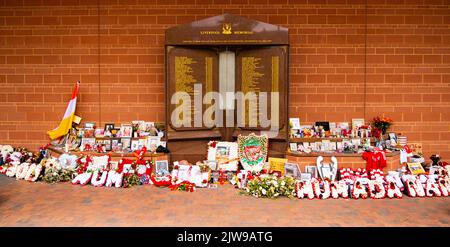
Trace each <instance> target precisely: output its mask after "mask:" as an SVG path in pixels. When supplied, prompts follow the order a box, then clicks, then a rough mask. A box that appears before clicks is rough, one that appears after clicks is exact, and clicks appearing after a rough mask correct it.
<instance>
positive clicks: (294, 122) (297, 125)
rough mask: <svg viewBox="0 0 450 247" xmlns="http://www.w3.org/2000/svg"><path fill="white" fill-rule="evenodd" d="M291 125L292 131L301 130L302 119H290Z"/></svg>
mask: <svg viewBox="0 0 450 247" xmlns="http://www.w3.org/2000/svg"><path fill="white" fill-rule="evenodd" d="M289 123H290V124H291V126H292V127H291V129H293V130H299V129H300V118H289Z"/></svg>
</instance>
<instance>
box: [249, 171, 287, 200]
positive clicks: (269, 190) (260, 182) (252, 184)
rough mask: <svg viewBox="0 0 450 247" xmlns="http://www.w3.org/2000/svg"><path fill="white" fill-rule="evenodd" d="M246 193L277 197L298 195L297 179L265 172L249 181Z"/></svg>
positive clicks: (256, 195)
mask: <svg viewBox="0 0 450 247" xmlns="http://www.w3.org/2000/svg"><path fill="white" fill-rule="evenodd" d="M244 193H246V194H249V195H252V196H254V197H258V198H259V197H266V198H276V197H279V196H286V197H289V198H292V197H295V195H296V185H295V179H294V178H291V177H281V178H279V177H277V176H275V175H268V174H263V175H260V176H257V177H255V178H254V179H252V180H250V181H248V183H247V188H246V189H245V191H244Z"/></svg>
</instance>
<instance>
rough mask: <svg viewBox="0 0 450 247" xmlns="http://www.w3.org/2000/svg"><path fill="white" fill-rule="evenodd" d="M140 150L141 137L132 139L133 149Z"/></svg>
mask: <svg viewBox="0 0 450 247" xmlns="http://www.w3.org/2000/svg"><path fill="white" fill-rule="evenodd" d="M136 150H139V139H133V140H131V151H136Z"/></svg>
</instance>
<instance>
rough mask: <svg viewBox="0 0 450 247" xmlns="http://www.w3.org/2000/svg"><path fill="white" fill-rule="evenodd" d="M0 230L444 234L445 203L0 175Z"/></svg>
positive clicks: (449, 211) (448, 211) (448, 219)
mask: <svg viewBox="0 0 450 247" xmlns="http://www.w3.org/2000/svg"><path fill="white" fill-rule="evenodd" d="M0 226H447V227H448V226H450V198H448V197H447V198H408V197H405V198H403V199H383V200H372V199H367V200H352V199H350V200H345V199H337V200H334V199H328V200H299V199H288V198H279V199H257V198H253V197H250V196H246V195H240V194H239V192H238V190H237V189H234V188H232V187H231V186H230V185H223V186H219V188H217V189H198V190H197V191H196V192H193V193H188V192H184V191H170V190H169V189H167V188H157V187H154V186H149V185H148V186H136V187H133V188H129V189H116V188H95V187H93V186H84V187H80V186H74V185H71V184H70V183H61V184H55V185H49V184H46V183H43V182H39V183H34V184H33V183H30V182H26V181H16V180H15V179H12V178H8V177H6V176H4V175H0Z"/></svg>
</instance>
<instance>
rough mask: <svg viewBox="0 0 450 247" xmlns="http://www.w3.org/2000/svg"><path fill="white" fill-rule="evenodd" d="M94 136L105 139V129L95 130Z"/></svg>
mask: <svg viewBox="0 0 450 247" xmlns="http://www.w3.org/2000/svg"><path fill="white" fill-rule="evenodd" d="M94 135H95V137H104V136H105V130H104V129H95V132H94Z"/></svg>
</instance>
